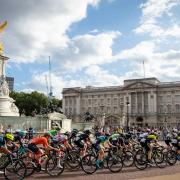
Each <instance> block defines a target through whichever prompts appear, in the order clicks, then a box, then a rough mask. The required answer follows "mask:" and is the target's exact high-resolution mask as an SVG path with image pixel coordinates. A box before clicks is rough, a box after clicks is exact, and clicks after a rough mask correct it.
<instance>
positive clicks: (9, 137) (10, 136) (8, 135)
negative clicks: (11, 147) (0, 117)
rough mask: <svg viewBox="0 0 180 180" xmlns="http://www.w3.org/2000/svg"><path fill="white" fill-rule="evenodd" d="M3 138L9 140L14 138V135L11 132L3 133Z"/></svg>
mask: <svg viewBox="0 0 180 180" xmlns="http://www.w3.org/2000/svg"><path fill="white" fill-rule="evenodd" d="M5 138H6V139H8V140H11V141H13V140H14V136H13V135H12V134H9V133H8V134H6V135H5Z"/></svg>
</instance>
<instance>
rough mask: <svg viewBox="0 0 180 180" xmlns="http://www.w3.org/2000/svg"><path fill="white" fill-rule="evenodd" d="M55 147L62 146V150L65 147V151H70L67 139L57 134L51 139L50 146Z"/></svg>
mask: <svg viewBox="0 0 180 180" xmlns="http://www.w3.org/2000/svg"><path fill="white" fill-rule="evenodd" d="M54 145H55V146H57V145H63V147H62V148H63V150H64V146H65V147H66V149H71V148H72V147H71V145H70V144H69V142H68V138H67V136H66V135H64V134H60V133H58V134H57V135H56V136H54V137H53V138H52V146H53V147H54Z"/></svg>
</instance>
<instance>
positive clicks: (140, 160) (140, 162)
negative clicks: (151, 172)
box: [134, 150, 147, 170]
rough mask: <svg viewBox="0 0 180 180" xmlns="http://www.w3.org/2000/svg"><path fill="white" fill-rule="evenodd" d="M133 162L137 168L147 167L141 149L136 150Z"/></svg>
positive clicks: (144, 155) (145, 158)
mask: <svg viewBox="0 0 180 180" xmlns="http://www.w3.org/2000/svg"><path fill="white" fill-rule="evenodd" d="M134 164H135V166H136V167H137V168H138V169H139V170H144V169H146V168H147V157H146V154H145V153H144V152H143V150H139V151H137V153H136V155H135V157H134Z"/></svg>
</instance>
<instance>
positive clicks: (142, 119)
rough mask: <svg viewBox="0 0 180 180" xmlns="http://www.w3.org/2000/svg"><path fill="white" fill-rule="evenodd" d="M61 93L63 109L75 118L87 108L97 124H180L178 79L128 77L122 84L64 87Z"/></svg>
mask: <svg viewBox="0 0 180 180" xmlns="http://www.w3.org/2000/svg"><path fill="white" fill-rule="evenodd" d="M62 94H63V113H64V114H65V115H66V116H67V117H68V118H71V119H72V120H73V121H74V122H82V121H84V115H85V113H86V112H90V113H91V114H93V115H94V117H95V118H94V121H95V123H96V124H98V125H104V124H106V125H123V126H124V125H127V123H128V124H129V125H138V126H169V125H171V126H174V125H178V124H180V82H160V81H159V80H158V79H157V78H144V79H129V80H124V84H123V85H121V86H109V87H93V86H87V87H85V88H81V87H73V88H64V89H63V92H62Z"/></svg>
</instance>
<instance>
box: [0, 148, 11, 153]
mask: <svg viewBox="0 0 180 180" xmlns="http://www.w3.org/2000/svg"><path fill="white" fill-rule="evenodd" d="M0 151H2V152H3V153H5V154H12V152H11V151H9V150H8V149H7V148H5V147H0Z"/></svg>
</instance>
